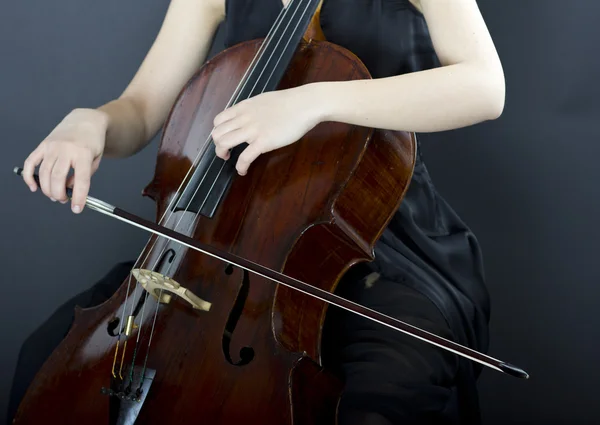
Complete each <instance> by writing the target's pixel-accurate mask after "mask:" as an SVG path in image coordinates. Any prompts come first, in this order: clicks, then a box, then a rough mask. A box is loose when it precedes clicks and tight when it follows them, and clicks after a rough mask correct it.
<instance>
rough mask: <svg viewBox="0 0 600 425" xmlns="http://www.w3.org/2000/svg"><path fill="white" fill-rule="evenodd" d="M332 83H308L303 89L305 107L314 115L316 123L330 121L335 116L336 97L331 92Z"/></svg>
mask: <svg viewBox="0 0 600 425" xmlns="http://www.w3.org/2000/svg"><path fill="white" fill-rule="evenodd" d="M333 84H335V83H332V82H318V83H309V84H306V85H305V86H302V87H304V89H305V95H306V96H307V100H306V101H305V104H306V107H307V108H310V110H311V111H312V113H313V114H314V119H315V120H316V123H317V124H318V123H321V122H324V121H331V120H332V117H333V116H334V115H335V110H336V97H335V96H334V95H333V94H332V92H333Z"/></svg>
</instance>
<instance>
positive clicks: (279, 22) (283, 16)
mask: <svg viewBox="0 0 600 425" xmlns="http://www.w3.org/2000/svg"><path fill="white" fill-rule="evenodd" d="M296 1H300V2H302V1H304V0H291V1H290V2H289V3H288V5H287V6H286V7H285V8H284V9H283V10H282V11H281V12H280V15H279V17H278V19H277V21H276V23H275V25H273V26H272V27H271V30H270V31H269V34H268V35H267V39H268V40H266V41H265V43H263V46H264V47H265V48H264V49H261V53H260V56H255V58H256V57H258V61H260V59H262V57H263V56H264V52H265V51H266V48H267V46H268V44H270V43H271V39H272V38H271V33H272V32H273V31H277V30H278V29H279V26H280V25H281V22H282V21H283V19H284V18H285V17H286V15H287V14H288V11H289V10H290V9H289V6H291V5H292V4H293V3H295V2H296ZM269 60H270V58H269ZM267 63H268V62H267ZM252 71H254V69H253V70H252ZM243 82H244V84H243V86H242V88H241V89H240V90H239V92H238V94H237V96H236V98H235V100H233V102H237V101H238V100H239V98H240V96H241V95H240V93H241V92H243V90H244V89H245V87H246V85H247V84H248V80H247V79H245V80H244V81H243ZM238 87H239V86H238ZM210 139H212V136H209V140H210ZM216 158H218V157H217V156H216V155H215V156H214V157H213V158H212V161H211V163H210V165H212V164H213V163H214V161H215V159H216ZM223 164H225V162H224V163H223ZM210 165H209V167H210ZM221 170H222V167H221ZM219 175H220V171H219ZM217 177H218V175H217ZM205 178H206V175H205V176H204V177H203V178H202V181H201V182H200V184H198V185H197V187H196V189H195V191H194V194H193V195H192V196H191V197H190V201H188V204H187V206H186V208H185V210H184V212H187V211H188V210H189V207H190V204H191V202H192V200H193V199H194V198H195V197H196V194H197V192H198V190H199V189H200V187H201V184H202V182H203V181H204V179H205ZM215 182H216V179H215ZM215 182H213V185H212V186H211V188H210V189H209V193H208V195H207V196H206V197H205V198H204V200H203V201H202V204H201V205H200V207H199V208H198V212H197V213H195V215H194V219H193V220H190V224H189V225H188V228H187V230H186V231H185V234H189V233H190V232H191V229H192V226H193V225H194V223H195V222H196V219H197V218H198V216H199V215H200V211H202V208H203V207H204V205H205V204H206V201H207V200H208V197H209V196H210V193H211V191H212V189H213V188H214V184H215ZM182 219H183V214H182V215H181V217H180V218H179V221H178V223H177V224H176V225H175V228H177V227H178V225H179V224H180V222H181V220H182ZM176 249H178V250H179V249H181V245H180V244H178V245H177V247H176ZM172 264H173V263H171V264H170V265H169V266H168V269H167V270H166V272H165V274H167V273H168V272H169V271H170V268H171V266H172ZM160 294H162V289H161V290H160ZM158 307H159V304H158V303H157V304H156V306H155V311H154V319H153V325H152V330H151V334H150V340H149V343H148V348H149V347H150V344H151V342H152V335H153V333H154V326H155V321H156V316H157V313H158ZM138 339H139V334H138ZM148 351H149V350H148Z"/></svg>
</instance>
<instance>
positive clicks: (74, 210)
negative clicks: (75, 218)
mask: <svg viewBox="0 0 600 425" xmlns="http://www.w3.org/2000/svg"><path fill="white" fill-rule="evenodd" d="M73 212H74V213H75V214H79V213H80V212H81V207H80V206H79V205H75V206H74V207H73Z"/></svg>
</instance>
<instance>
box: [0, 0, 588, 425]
mask: <svg viewBox="0 0 600 425" xmlns="http://www.w3.org/2000/svg"><path fill="white" fill-rule="evenodd" d="M167 5H168V1H167V0H129V1H127V2H123V1H117V0H104V1H102V2H98V1H91V0H60V1H53V2H48V1H44V0H21V1H18V2H2V5H1V6H0V64H1V65H0V77H1V78H0V129H1V131H2V139H3V141H2V154H1V155H0V176H2V179H1V180H0V181H1V183H0V196H1V197H2V200H3V208H2V209H1V210H0V217H1V218H2V221H1V223H2V225H3V237H2V238H1V239H0V248H1V251H0V265H1V267H2V272H3V290H4V291H3V296H2V297H1V298H0V323H1V324H2V329H3V332H2V342H3V346H4V347H3V350H2V351H1V353H0V412H4V409H5V407H6V401H7V397H8V390H9V386H10V382H11V379H12V373H13V370H14V366H15V361H16V356H17V353H18V348H19V345H20V344H21V343H22V341H23V340H24V338H25V337H26V336H27V335H28V334H29V333H30V332H31V331H32V330H33V329H35V327H37V326H38V325H39V324H40V323H41V322H42V321H43V320H44V318H46V317H47V316H48V315H49V314H50V313H51V312H52V311H53V310H54V309H55V308H56V307H57V306H58V305H59V304H61V303H62V302H64V301H65V300H67V299H68V298H70V297H71V296H73V295H74V294H76V293H78V292H80V291H82V290H84V289H85V288H87V287H88V286H89V285H91V284H92V283H93V282H94V281H96V280H97V279H98V278H100V277H101V276H102V275H103V274H104V273H105V272H106V271H107V270H108V269H109V268H110V267H111V266H112V264H114V263H115V262H118V261H121V260H123V259H132V258H135V257H137V255H138V253H139V250H140V249H141V248H142V247H143V245H144V243H145V241H146V239H147V235H146V234H145V233H144V232H142V231H140V230H137V229H133V228H130V227H129V226H126V225H124V224H122V223H120V222H118V221H116V220H111V219H109V218H107V217H104V216H102V215H100V214H97V213H94V212H91V211H88V212H87V213H85V214H83V215H80V216H74V215H73V214H71V213H70V211H69V209H68V207H65V206H62V205H60V204H54V203H51V202H49V201H48V200H47V199H46V198H45V197H42V196H40V195H39V194H35V195H32V194H30V193H29V192H28V191H27V189H26V188H25V186H24V185H23V184H22V183H21V182H20V181H19V180H18V179H17V178H16V177H13V176H12V175H11V173H12V169H13V167H14V166H16V165H21V164H22V162H23V160H24V158H25V157H26V156H27V155H28V153H29V152H30V151H31V150H32V149H33V148H34V147H35V146H36V145H37V144H38V143H39V141H41V140H42V139H43V137H44V136H45V135H46V134H47V133H48V132H49V131H50V130H51V129H52V128H53V127H54V125H56V123H57V122H58V121H59V120H60V119H61V118H62V117H63V116H64V115H65V114H66V113H67V112H68V111H69V110H71V109H72V108H75V107H79V106H96V105H99V104H101V103H103V102H106V101H108V100H110V99H112V98H114V97H115V96H118V95H119V93H120V91H121V90H122V89H123V88H124V86H125V85H126V84H127V82H128V81H129V80H130V78H131V77H132V75H133V73H134V72H135V70H136V69H137V67H138V65H139V63H140V61H141V60H142V58H143V56H144V54H145V53H146V51H147V49H148V47H149V46H150V44H151V42H152V41H153V38H154V37H155V35H156V32H157V30H158V28H159V26H160V23H161V21H162V18H163V16H164V13H165V10H166V7H167ZM479 5H480V7H481V10H482V12H483V14H484V17H485V19H486V21H487V23H488V26H489V28H490V31H491V32H492V35H493V38H494V40H495V43H496V46H497V48H498V50H499V53H500V56H501V58H502V61H503V65H504V69H505V74H506V81H507V97H506V107H505V111H504V114H503V115H502V117H501V118H500V119H498V120H496V121H494V122H489V123H484V124H480V125H477V126H474V127H471V128H468V129H462V130H458V131H451V132H446V133H439V134H427V135H421V136H420V137H421V140H422V142H423V145H424V147H423V150H424V155H425V159H426V162H427V164H428V166H429V168H430V171H431V173H432V176H433V178H434V181H435V182H436V184H437V187H438V189H439V191H440V193H441V194H442V195H443V196H445V197H446V198H447V199H448V200H449V201H450V202H451V204H452V205H453V206H454V207H455V209H456V210H457V211H458V212H459V214H460V215H461V216H462V217H463V218H464V219H465V220H466V221H467V222H468V223H469V224H470V226H471V227H472V228H473V230H474V231H475V232H476V234H477V235H478V238H479V240H480V241H481V243H482V246H483V250H484V255H485V262H486V270H487V276H488V279H489V288H490V292H491V295H492V300H493V311H492V322H491V329H492V341H491V350H490V353H491V355H493V356H495V357H498V358H501V359H503V360H507V361H511V362H514V363H516V364H518V365H520V366H523V367H525V368H526V369H527V370H528V371H529V372H530V373H531V376H532V377H531V380H529V381H520V380H516V379H513V378H510V377H507V376H505V375H502V374H499V373H496V372H494V371H491V370H485V371H484V373H483V376H482V379H481V384H480V389H481V391H480V393H481V400H482V405H483V414H484V419H485V422H486V423H487V424H496V423H498V424H506V423H510V424H514V423H528V424H532V423H535V424H538V423H539V424H557V425H558V424H569V425H574V424H587V423H597V422H596V421H595V418H594V416H595V413H596V409H597V406H598V405H599V402H600V396H599V395H598V391H597V389H596V388H597V386H596V384H597V382H598V381H600V373H599V370H600V368H599V367H598V365H597V363H596V361H597V360H598V359H599V358H600V343H599V342H598V341H599V338H598V337H599V336H600V335H599V332H598V331H597V327H598V324H599V322H600V321H599V320H598V319H597V318H596V316H595V313H596V311H597V305H598V300H599V298H600V297H599V295H600V291H599V289H598V287H597V283H598V278H599V275H600V273H599V272H598V268H597V264H598V260H597V259H596V258H595V255H596V254H597V252H598V250H597V248H596V244H597V241H598V239H599V238H598V236H599V234H598V230H597V226H596V219H597V218H598V216H599V215H600V214H599V213H600V202H599V197H598V192H599V191H598V186H597V182H598V177H599V176H600V170H599V169H598V167H597V161H598V156H599V155H598V153H600V147H599V141H600V140H599V137H598V135H599V130H598V127H596V125H595V122H594V121H595V120H594V119H595V118H597V117H598V111H599V109H600V108H599V107H598V105H597V103H596V102H595V100H596V96H598V95H599V94H600V93H599V91H600V90H599V88H598V85H597V83H596V78H597V76H598V75H600V58H599V56H598V54H597V53H598V49H597V41H598V39H599V34H598V30H597V23H596V20H597V19H596V17H597V16H598V14H599V13H600V4H598V3H596V2H589V1H582V0H579V1H570V2H565V1H564V0H527V1H517V0H510V1H492V0H480V1H479ZM218 49H219V38H217V40H216V43H215V51H216V50H218ZM165 66H167V65H165ZM157 140H158V139H157ZM157 140H155V142H154V143H153V144H152V146H151V147H149V148H148V149H146V150H145V151H144V152H142V153H141V154H139V155H137V156H135V157H133V158H130V159H127V160H121V161H108V160H105V161H104V162H103V164H102V166H101V167H100V170H99V171H98V173H97V174H96V175H95V177H94V180H93V182H92V194H93V196H96V197H98V198H100V199H104V200H107V201H109V202H111V203H113V204H116V205H119V206H121V207H122V208H124V209H127V210H130V211H132V212H134V213H137V214H140V215H142V216H144V217H146V218H153V204H152V203H151V202H150V201H149V200H148V199H143V198H141V196H140V191H141V189H142V187H143V186H144V185H145V184H146V183H147V182H148V181H149V180H150V178H151V175H152V172H153V167H154V160H155V154H156V148H157Z"/></svg>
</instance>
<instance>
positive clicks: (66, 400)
mask: <svg viewBox="0 0 600 425" xmlns="http://www.w3.org/2000/svg"><path fill="white" fill-rule="evenodd" d="M259 47H260V41H258V40H257V41H252V42H247V43H243V44H240V45H238V46H235V47H232V48H230V49H228V50H226V51H224V52H222V53H220V54H219V55H217V56H215V57H214V58H213V59H212V60H211V61H209V62H208V63H207V64H206V65H205V66H203V67H202V69H201V70H200V71H199V72H198V73H196V75H194V77H193V78H192V79H191V80H190V81H189V83H188V84H187V85H186V86H185V87H184V88H183V89H182V91H181V93H180V95H179V97H178V99H177V101H176V102H175V104H174V106H173V108H172V110H171V113H170V115H169V118H168V120H167V123H166V125H165V128H164V134H163V137H162V140H161V145H160V149H159V153H158V156H157V163H156V169H155V175H154V178H153V179H152V181H151V182H150V183H149V184H148V186H147V188H146V189H145V190H144V194H145V195H146V196H149V197H151V198H152V199H154V200H155V202H156V204H157V215H156V218H157V221H158V220H159V219H160V218H161V217H162V216H163V213H164V212H165V209H166V208H167V206H168V203H169V201H171V200H172V199H173V197H174V196H175V195H176V193H177V190H178V189H179V186H180V184H181V182H182V179H183V178H184V177H185V175H186V173H187V172H188V170H189V169H190V166H191V165H192V164H193V163H194V160H195V158H196V156H197V154H198V152H201V151H202V149H203V148H204V147H205V144H206V143H207V140H208V136H209V134H210V132H211V130H212V128H213V125H212V124H213V119H214V117H215V116H216V115H217V114H218V113H219V112H220V111H221V110H223V108H224V107H225V105H226V104H227V102H228V101H229V99H230V97H231V95H232V94H233V92H234V90H235V88H236V87H237V84H238V82H239V80H240V79H241V78H242V75H243V74H244V72H245V69H246V67H247V66H248V64H249V63H250V61H251V60H252V57H253V56H254V54H255V53H256V52H257V50H258V48H259ZM360 78H370V77H369V74H368V72H367V71H366V69H365V67H364V66H363V65H362V64H361V63H360V61H358V59H357V58H356V57H355V56H354V55H352V54H351V53H349V52H347V51H346V50H344V49H342V48H340V47H338V46H335V45H333V44H330V43H327V42H317V41H314V40H313V41H312V42H311V43H309V44H306V43H303V44H302V45H301V46H300V48H299V49H298V51H297V53H296V56H295V57H294V59H293V61H292V63H291V64H290V66H289V68H288V73H287V74H286V75H285V77H284V79H283V80H282V82H281V84H280V88H286V87H294V86H297V85H300V84H306V83H309V82H316V81H336V80H337V81H341V80H350V79H360ZM319 101H320V100H319V99H315V102H319ZM209 143H210V142H209ZM415 154H416V152H415V141H414V138H413V136H412V134H408V133H402V132H390V131H381V130H374V129H370V128H365V127H358V126H352V125H348V124H344V123H333V122H326V123H321V124H319V125H318V126H316V127H315V128H314V129H313V130H311V131H310V132H309V133H307V134H306V135H305V136H304V137H303V138H302V139H300V140H299V141H298V142H296V143H293V144H291V145H289V146H286V147H284V148H281V149H278V150H276V151H273V152H270V153H268V154H264V155H261V156H260V157H259V158H258V159H257V160H256V161H255V162H254V163H253V164H252V166H251V167H250V170H249V172H248V174H247V175H246V176H244V177H239V176H236V177H235V178H234V181H233V183H232V185H231V187H230V189H229V191H228V193H227V194H226V196H225V198H224V200H223V202H222V203H221V204H220V205H219V207H218V209H217V211H216V214H215V216H214V217H213V218H212V219H208V218H206V217H196V216H195V215H193V214H191V213H188V212H177V213H175V214H172V215H170V216H169V217H168V219H167V220H165V221H162V224H164V225H165V226H166V227H169V228H174V229H175V230H177V231H180V232H182V233H185V234H191V235H193V237H194V239H197V240H198V241H201V242H203V243H205V244H208V245H210V246H214V247H215V248H217V249H220V250H223V251H226V252H229V253H232V254H235V255H237V256H240V257H244V258H246V259H248V260H250V261H253V262H256V263H258V264H261V265H263V266H266V267H269V268H271V269H274V270H278V271H282V272H283V273H285V274H287V275H289V276H292V277H295V278H298V279H301V280H303V281H304V282H307V283H310V284H312V285H315V286H318V287H320V288H322V289H326V290H328V291H334V290H335V287H336V285H337V283H338V281H339V279H340V278H341V276H342V275H343V273H344V272H345V271H346V270H347V269H348V268H349V267H350V266H351V265H352V264H354V263H356V262H358V261H369V260H371V259H372V248H373V246H374V243H375V242H376V240H377V238H378V237H379V236H380V234H381V232H382V230H383V228H384V227H385V225H386V224H387V223H388V221H389V219H390V218H391V216H392V214H393V213H394V211H395V210H396V209H397V208H398V206H399V203H400V202H401V199H402V197H403V195H404V193H405V191H406V189H407V187H408V182H409V181H410V177H411V173H412V167H413V165H414V161H415ZM155 242H156V243H155ZM173 247H175V245H174V244H173V243H170V242H167V241H165V240H164V239H158V240H157V239H156V237H151V238H150V239H149V243H148V245H147V246H146V247H145V248H144V251H143V256H142V258H145V257H146V255H147V258H146V259H145V261H144V263H143V267H144V268H150V269H151V268H153V267H154V265H155V264H156V262H157V261H158V260H159V259H160V257H161V255H162V253H163V251H164V250H165V249H167V248H173ZM177 250H178V252H177V256H176V259H175V261H174V262H173V263H172V264H171V269H170V271H169V276H170V277H172V278H173V279H175V280H176V281H177V282H179V283H180V284H181V285H183V286H185V287H186V288H188V289H190V290H191V291H192V292H193V293H194V294H196V295H198V296H199V297H200V298H202V299H204V300H206V301H209V302H211V303H212V306H211V309H210V311H208V312H205V311H197V310H192V309H191V308H190V306H189V305H188V304H186V303H185V302H183V301H182V300H180V299H173V300H172V301H171V302H170V303H169V304H165V305H159V306H157V304H156V301H155V299H154V298H152V297H150V298H149V301H148V302H147V305H146V308H145V315H144V318H143V321H142V323H141V327H140V328H139V329H137V330H135V331H134V333H133V335H132V336H131V337H130V339H129V341H128V349H127V352H126V359H127V361H128V362H132V361H133V354H134V347H135V346H136V344H135V341H136V338H137V337H138V335H139V336H140V342H139V344H138V345H137V350H136V351H135V352H136V359H135V364H137V365H142V364H143V363H144V361H145V360H146V356H147V365H148V367H149V368H152V369H154V370H156V376H155V379H154V381H153V383H152V386H151V388H150V391H149V393H148V395H147V399H146V400H145V402H144V404H143V406H142V409H141V412H140V415H139V418H138V420H137V422H136V424H137V425H140V424H141V425H144V424H157V423H182V424H196V423H198V424H200V423H207V424H214V425H217V424H228V425H229V424H232V425H233V424H236V425H237V424H239V423H251V424H254V423H257V424H259V423H260V424H291V423H294V424H307V425H308V424H317V423H333V421H334V418H335V409H336V406H337V399H338V396H339V391H340V388H341V383H339V382H336V381H335V379H334V378H333V377H332V376H331V375H329V374H328V373H327V371H326V370H322V366H321V364H320V340H321V332H322V327H323V322H324V319H325V317H326V311H327V308H326V305H325V303H323V302H321V301H318V300H315V299H313V298H311V297H309V296H307V295H303V294H301V293H298V292H296V291H293V290H291V289H289V288H285V287H278V286H277V285H275V284H273V282H271V281H269V280H266V279H264V278H261V277H258V276H256V275H252V274H250V275H249V276H248V279H247V298H246V301H245V303H244V304H243V308H242V310H241V315H240V317H239V320H238V322H237V325H236V327H235V329H234V331H233V333H232V335H231V344H230V349H229V354H230V355H231V359H232V361H233V363H235V362H236V361H237V360H239V358H240V356H239V353H240V350H241V349H242V348H243V347H251V348H252V349H253V350H254V358H253V359H252V360H251V361H250V362H249V363H248V364H245V365H235V364H232V363H231V362H230V361H228V359H227V355H226V354H225V353H224V350H223V334H224V329H225V327H226V325H227V323H228V321H229V320H230V317H231V314H232V309H233V306H234V305H235V304H236V300H237V301H239V300H240V297H241V296H242V295H240V294H241V292H240V290H241V288H242V285H243V282H244V272H243V270H241V269H239V268H235V267H234V269H233V272H232V273H227V272H226V266H227V264H224V263H222V262H220V261H218V260H216V259H214V258H211V257H209V256H206V255H204V254H201V253H199V252H196V251H193V250H189V249H186V248H183V247H179V248H177ZM128 283H129V282H128V280H126V281H125V282H123V284H122V285H121V287H120V289H119V290H118V291H117V293H116V294H115V295H114V296H113V297H112V298H111V299H110V300H109V301H107V302H105V303H104V304H102V305H100V306H98V307H95V308H92V309H88V310H81V309H78V310H77V311H76V318H75V322H74V324H73V327H72V328H71V330H70V332H69V334H68V335H67V336H66V337H65V338H64V340H63V341H62V343H61V344H60V345H59V346H58V348H57V349H56V350H55V351H54V352H53V354H52V355H51V357H50V358H49V359H48V360H47V361H46V363H45V364H44V365H43V367H42V368H41V370H40V371H39V373H38V374H37V376H36V378H35V381H34V383H33V384H32V385H31V387H30V388H29V390H28V392H27V394H26V395H25V398H24V400H23V402H22V403H21V406H20V408H19V411H18V413H17V417H16V418H15V421H14V423H15V424H42V423H57V424H63V425H70V424H78V425H79V424H86V425H96V424H109V423H113V422H112V421H111V419H110V406H109V397H108V396H106V395H104V394H101V391H100V390H101V388H102V387H108V386H110V382H111V368H112V362H113V357H114V350H115V345H116V342H117V338H116V337H114V336H111V335H110V334H109V333H108V331H107V327H108V324H109V323H110V322H111V321H112V320H113V319H114V318H120V317H121V314H122V312H123V309H124V308H125V309H126V314H128V312H129V311H130V309H131V299H132V297H131V294H130V297H129V299H128V300H129V304H126V303H125V302H126V299H127V297H126V295H127V293H128V290H129V291H130V292H133V290H134V288H135V285H132V286H131V287H129V286H128ZM140 293H141V292H140V287H139V285H138V293H137V295H138V296H139V295H140ZM155 312H157V315H156V324H155V328H154V332H153V333H152V340H151V345H150V348H149V349H148V344H149V342H150V338H149V337H150V329H151V326H152V321H153V318H154V313H155ZM121 347H122V342H121ZM119 358H120V354H119ZM117 363H119V362H117Z"/></svg>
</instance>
